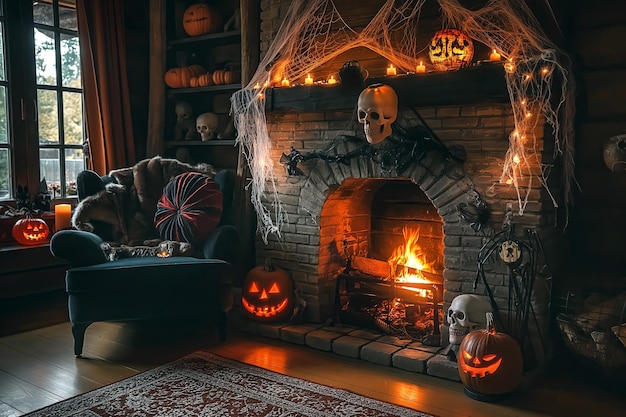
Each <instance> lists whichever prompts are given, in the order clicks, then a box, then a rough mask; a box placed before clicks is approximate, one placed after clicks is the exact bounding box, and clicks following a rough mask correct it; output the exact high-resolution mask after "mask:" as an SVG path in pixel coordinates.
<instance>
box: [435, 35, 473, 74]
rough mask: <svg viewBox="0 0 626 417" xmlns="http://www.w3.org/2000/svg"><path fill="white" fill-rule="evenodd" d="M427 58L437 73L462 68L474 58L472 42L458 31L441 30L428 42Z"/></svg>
mask: <svg viewBox="0 0 626 417" xmlns="http://www.w3.org/2000/svg"><path fill="white" fill-rule="evenodd" d="M428 56H429V57H430V62H431V63H432V64H433V66H434V67H435V69H437V70H439V71H448V70H456V69H460V68H464V67H466V66H468V65H469V64H470V63H471V62H472V58H473V57H474V42H472V39H471V38H470V37H469V36H467V35H466V34H465V33H463V32H461V31H460V30H457V29H443V30H440V31H438V32H437V33H435V35H434V36H433V38H432V40H431V41H430V46H429V51H428Z"/></svg>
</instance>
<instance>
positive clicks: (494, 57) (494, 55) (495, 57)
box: [489, 49, 502, 62]
mask: <svg viewBox="0 0 626 417" xmlns="http://www.w3.org/2000/svg"><path fill="white" fill-rule="evenodd" d="M500 58H502V57H501V56H500V54H499V53H498V52H496V50H495V49H494V50H493V52H491V55H489V61H491V62H496V61H499V60H500Z"/></svg>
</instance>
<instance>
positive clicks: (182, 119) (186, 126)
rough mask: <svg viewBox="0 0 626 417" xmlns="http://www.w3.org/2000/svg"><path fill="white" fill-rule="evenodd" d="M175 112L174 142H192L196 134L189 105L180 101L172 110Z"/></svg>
mask: <svg viewBox="0 0 626 417" xmlns="http://www.w3.org/2000/svg"><path fill="white" fill-rule="evenodd" d="M174 111H175V112H176V126H174V136H175V138H176V140H183V139H184V140H192V139H193V137H194V135H195V134H196V130H195V126H194V123H193V114H192V108H191V104H189V103H187V102H186V101H181V102H180V103H177V104H176V107H175V108H174Z"/></svg>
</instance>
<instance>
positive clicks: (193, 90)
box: [167, 84, 241, 95]
mask: <svg viewBox="0 0 626 417" xmlns="http://www.w3.org/2000/svg"><path fill="white" fill-rule="evenodd" d="M240 89H241V84H220V85H211V86H207V87H185V88H168V90H167V94H168V95H178V94H197V93H211V92H213V93H215V92H218V91H219V92H235V91H237V90H240Z"/></svg>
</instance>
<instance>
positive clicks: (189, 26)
mask: <svg viewBox="0 0 626 417" xmlns="http://www.w3.org/2000/svg"><path fill="white" fill-rule="evenodd" d="M221 20H222V19H221V17H220V15H219V14H218V12H217V10H215V9H214V8H213V7H211V6H209V5H208V4H204V3H195V4H192V5H191V6H189V7H187V9H186V10H185V13H184V14H183V29H185V32H186V33H187V35H189V36H198V35H204V34H207V33H215V32H217V31H218V30H220V28H221Z"/></svg>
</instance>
